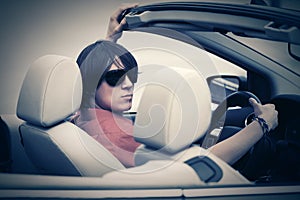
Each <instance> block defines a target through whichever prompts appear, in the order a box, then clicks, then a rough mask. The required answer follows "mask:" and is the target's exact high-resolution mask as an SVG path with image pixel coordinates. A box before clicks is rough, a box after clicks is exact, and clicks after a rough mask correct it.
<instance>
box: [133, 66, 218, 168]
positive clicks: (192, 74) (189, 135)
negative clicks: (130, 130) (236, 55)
mask: <svg viewBox="0 0 300 200" xmlns="http://www.w3.org/2000/svg"><path fill="white" fill-rule="evenodd" d="M211 112H212V111H211V95H210V90H209V88H208V85H207V83H206V80H205V79H204V78H203V77H202V76H201V74H200V73H199V72H197V71H196V70H195V69H184V68H179V67H165V68H163V69H161V70H158V71H157V72H156V73H155V74H153V79H152V80H151V81H150V82H149V83H148V84H146V85H145V86H144V92H143V95H142V99H141V100H140V105H139V108H138V112H137V116H136V121H135V129H134V137H135V139H136V140H137V141H139V142H141V143H143V144H144V145H143V146H141V147H140V148H139V149H138V150H137V152H136V154H135V157H136V158H135V161H136V164H138V165H140V164H143V163H145V162H147V161H148V160H150V159H162V158H163V159H170V157H172V159H178V158H176V157H177V156H176V155H177V154H178V153H179V154H180V155H181V154H182V152H183V151H184V150H186V149H188V148H189V147H191V145H192V144H193V142H194V141H197V140H198V139H199V138H201V137H202V136H203V135H204V134H205V133H206V131H207V129H208V127H209V124H210V118H211Z"/></svg>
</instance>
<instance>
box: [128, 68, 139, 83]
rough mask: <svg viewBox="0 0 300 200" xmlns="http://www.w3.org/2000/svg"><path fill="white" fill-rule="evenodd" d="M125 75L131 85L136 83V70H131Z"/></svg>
mask: <svg viewBox="0 0 300 200" xmlns="http://www.w3.org/2000/svg"><path fill="white" fill-rule="evenodd" d="M126 75H127V76H128V78H129V80H130V81H131V83H136V82H137V78H138V72H137V68H136V67H135V68H133V69H131V70H129V71H128V72H127V73H126Z"/></svg>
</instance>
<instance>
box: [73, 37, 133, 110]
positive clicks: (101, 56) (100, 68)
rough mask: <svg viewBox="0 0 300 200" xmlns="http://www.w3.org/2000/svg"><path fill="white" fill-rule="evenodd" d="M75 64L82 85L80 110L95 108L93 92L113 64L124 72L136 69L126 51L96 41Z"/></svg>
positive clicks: (119, 47)
mask: <svg viewBox="0 0 300 200" xmlns="http://www.w3.org/2000/svg"><path fill="white" fill-rule="evenodd" d="M118 59H119V60H120V61H121V63H122V64H123V65H121V63H119V61H118ZM76 62H77V64H78V65H79V68H80V71H81V76H82V83H83V98H82V103H81V108H91V107H93V106H95V92H96V90H97V88H98V86H99V84H100V83H101V82H102V80H103V77H104V75H105V74H106V72H107V71H108V70H109V68H110V66H111V65H112V64H113V63H114V64H115V65H117V66H118V67H120V68H123V69H125V70H126V71H129V70H131V69H133V68H134V69H137V63H136V60H135V59H134V57H133V55H132V54H131V53H130V52H129V51H128V50H127V49H125V48H124V47H123V46H121V45H119V44H116V43H114V42H110V41H106V40H102V41H97V42H95V43H93V44H90V45H89V46H87V47H86V48H84V49H83V51H82V52H81V53H80V54H79V56H78V59H77V61H76Z"/></svg>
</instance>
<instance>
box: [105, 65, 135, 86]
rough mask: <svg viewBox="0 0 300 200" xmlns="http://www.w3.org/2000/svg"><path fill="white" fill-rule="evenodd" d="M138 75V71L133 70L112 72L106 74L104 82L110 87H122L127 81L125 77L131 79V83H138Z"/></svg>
mask: <svg viewBox="0 0 300 200" xmlns="http://www.w3.org/2000/svg"><path fill="white" fill-rule="evenodd" d="M137 74H138V73H137V70H136V69H131V70H129V71H126V70H124V69H116V70H110V71H108V72H106V74H105V76H104V80H105V81H106V82H107V83H108V85H110V86H112V87H115V86H117V85H120V84H121V83H122V82H123V81H124V80H125V76H127V77H128V78H129V80H130V81H131V83H136V82H137V76H138V75H137Z"/></svg>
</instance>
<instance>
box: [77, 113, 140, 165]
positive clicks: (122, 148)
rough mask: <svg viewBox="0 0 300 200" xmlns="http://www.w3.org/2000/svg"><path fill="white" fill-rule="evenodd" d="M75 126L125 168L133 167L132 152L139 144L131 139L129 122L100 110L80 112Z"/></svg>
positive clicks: (130, 122) (131, 125)
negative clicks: (100, 145)
mask: <svg viewBox="0 0 300 200" xmlns="http://www.w3.org/2000/svg"><path fill="white" fill-rule="evenodd" d="M74 121H75V124H76V125H77V126H79V127H80V128H81V129H83V130H84V131H86V132H87V133H88V134H89V135H90V136H92V137H93V138H94V139H95V140H97V141H98V142H99V143H100V144H102V145H103V146H104V147H105V148H106V149H108V150H109V151H110V152H111V153H112V154H113V155H114V156H115V157H116V158H118V159H119V160H120V162H121V163H122V164H123V165H124V166H125V167H132V166H134V152H135V150H136V148H137V147H138V146H139V145H140V143H138V142H136V141H135V140H134V138H133V135H132V133H133V123H132V121H131V120H129V119H127V118H125V117H123V116H121V115H118V114H113V113H112V112H110V111H107V110H103V109H100V108H94V109H87V110H86V112H84V113H83V112H81V113H80V114H79V117H77V118H76V119H75V120H74Z"/></svg>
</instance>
